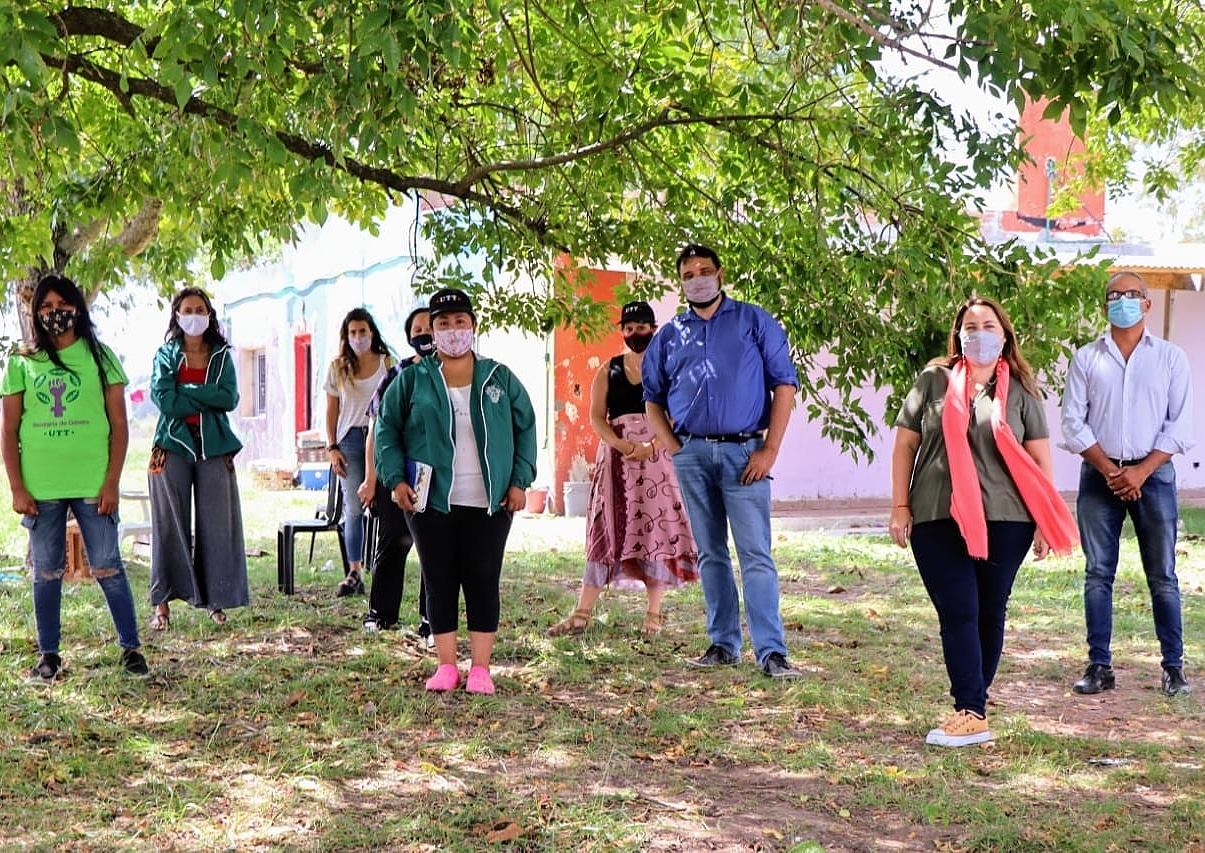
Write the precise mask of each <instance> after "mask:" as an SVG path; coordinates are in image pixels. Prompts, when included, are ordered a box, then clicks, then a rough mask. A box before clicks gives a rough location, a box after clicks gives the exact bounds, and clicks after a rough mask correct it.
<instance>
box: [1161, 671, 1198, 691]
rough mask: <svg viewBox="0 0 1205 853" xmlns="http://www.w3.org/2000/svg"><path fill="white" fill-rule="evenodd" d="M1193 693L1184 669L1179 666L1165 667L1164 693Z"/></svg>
mask: <svg viewBox="0 0 1205 853" xmlns="http://www.w3.org/2000/svg"><path fill="white" fill-rule="evenodd" d="M1189 693H1192V688H1191V687H1189V686H1188V679H1186V678H1185V677H1184V670H1183V669H1181V668H1180V667H1178V666H1165V667H1163V694H1164V695H1165V696H1187V695H1188V694H1189Z"/></svg>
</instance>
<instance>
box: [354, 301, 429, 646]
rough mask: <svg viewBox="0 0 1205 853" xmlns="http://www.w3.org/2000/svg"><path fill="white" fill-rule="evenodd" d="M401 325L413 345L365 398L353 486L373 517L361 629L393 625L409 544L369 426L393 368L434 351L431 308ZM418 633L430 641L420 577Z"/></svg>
mask: <svg viewBox="0 0 1205 853" xmlns="http://www.w3.org/2000/svg"><path fill="white" fill-rule="evenodd" d="M403 329H404V330H405V332H406V340H407V341H408V342H409V343H410V346H411V347H412V348H413V349H414V357H413V358H408V359H406V360H405V361H402V362H400V363H398V364H395V365H394V366H393V367H391V368H389V369H388V370H387V371H385V376H384V378H382V379H381V383H380V384H379V385H377V390H376V391H374V392H373V394H372V400H371V401H370V402H369V404H368V439H367V441H366V442H365V445H364V462H365V466H364V467H365V471H364V482H363V483H361V484H360V488H359V489H358V490H357V494H358V495H359V496H360V500H361V501H363V502H364V506H365V507H367V508H370V510H371V512H372V513H373V515H374V516H375V517H376V519H377V525H376V541H375V542H366V543H365V546H364V547H365V557H366V558H367V559H368V560H369V561H370V562H371V565H372V587H371V588H370V589H369V591H368V612H367V613H366V614H365V615H364V630H365V631H381V630H384V629H388V628H394V627H396V626H397V623H398V618H399V611H400V610H401V606H402V594H403V592H404V591H405V585H406V557H407V556H408V555H409V554H410V548H411V547H412V546H413V545H414V539H413V538H412V537H411V536H410V527H409V526H408V525H407V524H406V516H405V515H404V514H403V513H402V511H401V509H400V508H399V507H398V505H397V504H395V503H394V502H393V499H392V498H391V497H390V495H389V489H387V488H385V485H384V484H383V483H382V482H381V481H380V480H378V479H377V467H376V464H375V461H374V460H373V450H374V441H373V427H374V425H375V424H374V422H375V420H376V417H377V411H378V410H379V409H380V407H381V400H383V399H384V397H385V392H386V391H387V390H388V389H389V386H390V385H391V384H392V383H393V380H394V379H396V378H397V376H398V374H399V373H401V372H402V371H403V370H405V369H406V368H408V367H410V366H411V365H415V364H418V363H419V362H420V361H422V360H423V359H424V358H426V357H427V356H429V355H431V354H432V353H434V352H435V341H434V339H433V338H432V336H431V310H430V309H429V308H427V306H425V305H423V306H420V307H418V308H415V309H414V310H413V311H411V312H410V314H409V315H408V316H407V317H406V322H405V324H404V326H403ZM418 635H419V636H420V637H422V638H423V640H424V641H426V643H427V645H428V647H430V646H431V645H432V642H431V626H430V625H429V624H428V623H427V605H426V596H425V594H424V592H423V585H422V579H421V577H420V579H419V585H418Z"/></svg>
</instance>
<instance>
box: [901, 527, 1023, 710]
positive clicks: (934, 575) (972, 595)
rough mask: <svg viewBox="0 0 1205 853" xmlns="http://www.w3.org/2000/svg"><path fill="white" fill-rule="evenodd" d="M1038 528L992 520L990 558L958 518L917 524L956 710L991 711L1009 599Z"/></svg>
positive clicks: (917, 553)
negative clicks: (978, 556) (971, 546)
mask: <svg viewBox="0 0 1205 853" xmlns="http://www.w3.org/2000/svg"><path fill="white" fill-rule="evenodd" d="M1033 531H1034V524H1033V522H1032V521H989V522H988V524H987V559H986V560H975V559H972V558H971V555H970V554H968V553H967V544H966V540H965V539H963V538H962V533H961V532H959V530H958V524H957V523H956V522H955V521H954V520H953V519H949V518H943V519H939V520H937V521H923V522H921V523H920V524H917V525H916V526H915V527H914V528H912V554H913V556H914V557H916V568H917V569H918V570H919V571H920V576H921V580H922V581H923V582H924V584H925V590H926V591H927V592H928V593H929V600H930V601H932V602H933V608H934V609H935V610H936V611H937V622H938V624H939V625H940V626H941V651H942V657H944V658H945V661H946V674H947V675H948V676H949V677H950V695H951V696H953V697H954V710H956V711H962V710H968V711H974V712H975V713H977V714H979V715H981V716H983V715H986V713H987V690H988V688H989V687H991V686H992V681H993V679H995V677H996V668H997V667H998V666H999V665H1000V654H1001V652H1002V651H1003V650H1004V620H1005V616H1006V615H1007V612H1008V598H1009V596H1010V595H1011V594H1012V591H1013V581H1014V580H1015V579H1016V577H1017V569H1019V568H1020V567H1021V563H1022V561H1023V560H1024V559H1025V553H1026V552H1027V551H1028V550H1029V546H1030V545H1031V544H1033Z"/></svg>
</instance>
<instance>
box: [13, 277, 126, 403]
mask: <svg viewBox="0 0 1205 853" xmlns="http://www.w3.org/2000/svg"><path fill="white" fill-rule="evenodd" d="M48 293H57V294H58V296H59V298H60V299H62V300H64V301H65V302H67V303H69V304H70V305H71V306H72V307H73V308H75V327H74V332H75V336H76V337H77V338H80V339H81V340H83V342H84V344H85V345H86V346H87V347H88V351H89V352H90V353H92V360H93V361H95V362H96V373H97V375H98V376H99V377H100V388H101V391H102V392H103V391H104V389H105V386H106V385H108V384H109V383H108V381H107V380H108V374H107V373H106V371H105V363H106V362H109V364H110V366H112V362H111V361H110V360H109V359H106V358H105V356H104V353H103V351H102V350H101V346H100V341H98V340H97V339H96V327H95V326H94V325H92V317H91V315H90V314H89V313H88V302H87V300H86V299H84V294H83V293H81V292H80V289H79V286H78V285H77V284H76V283H75V282H74V281H72V280H71V279H69V278H67V277H66V276H62V275H58V274H57V273H50V274H49V275H44V276H42V278H41V279H40V280H39V281H38V286H37V287H35V288H34V290H33V299H32V300H31V302H30V307H31V308H32V309H33V340H34V349H33V351H34V352H35V353H36V352H44V353H46V357H47V358H49V359H50V361H51V363H53V364H54V366H55V367H58V368H60V369H62V370H66V371H67V372H68V373H70V374H71V375H72V376H75V375H76V373H75V371H74V370H72V369H71V368H70V367H68V366H67V365H65V364H63V358H62V356H60V355H59V351H58V349H57V348H56V347H55V345H54V338H53V337H51V334H50V332H48V331H46V329H45V328H43V326H42V321H41V319H40V318H39V317H38V313H39V312H38V308H39V307H40V306H41V304H42V300H43V299H45V298H46V294H48Z"/></svg>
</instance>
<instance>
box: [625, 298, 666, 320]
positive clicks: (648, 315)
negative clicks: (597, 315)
mask: <svg viewBox="0 0 1205 853" xmlns="http://www.w3.org/2000/svg"><path fill="white" fill-rule="evenodd" d="M624 323H652V324H653V325H656V324H657V315H656V314H654V313H653V306H651V305H649V304H648V303H647V302H644V301H643V300H640V299H637V300H636V301H634V302H629V303H627V304H626V305H624V306H623V310H622V311H620V312H619V325H620V326H622V325H623V324H624Z"/></svg>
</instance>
